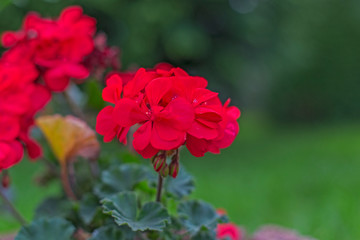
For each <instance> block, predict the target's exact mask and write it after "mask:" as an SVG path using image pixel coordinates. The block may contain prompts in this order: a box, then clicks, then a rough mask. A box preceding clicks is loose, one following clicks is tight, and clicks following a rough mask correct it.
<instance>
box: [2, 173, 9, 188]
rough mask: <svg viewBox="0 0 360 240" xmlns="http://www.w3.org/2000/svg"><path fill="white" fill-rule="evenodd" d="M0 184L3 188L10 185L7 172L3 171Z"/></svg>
mask: <svg viewBox="0 0 360 240" xmlns="http://www.w3.org/2000/svg"><path fill="white" fill-rule="evenodd" d="M1 185H2V186H3V188H8V187H9V185H10V177H9V175H8V174H6V173H4V175H3V176H2V179H1Z"/></svg>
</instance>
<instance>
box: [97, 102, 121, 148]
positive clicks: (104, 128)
mask: <svg viewBox="0 0 360 240" xmlns="http://www.w3.org/2000/svg"><path fill="white" fill-rule="evenodd" d="M113 111H114V108H113V107H112V106H107V107H105V108H104V109H102V110H101V111H100V112H99V114H98V115H97V117H96V127H95V129H96V132H97V133H99V134H100V135H103V136H104V142H111V140H112V139H113V138H114V137H115V136H116V134H117V130H118V128H117V124H116V123H115V122H114V120H113V115H112V114H113Z"/></svg>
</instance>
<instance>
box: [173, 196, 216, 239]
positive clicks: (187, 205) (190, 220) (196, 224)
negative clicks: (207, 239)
mask: <svg viewBox="0 0 360 240" xmlns="http://www.w3.org/2000/svg"><path fill="white" fill-rule="evenodd" d="M178 214H179V219H180V221H181V223H182V224H183V226H184V227H185V228H186V229H187V230H188V231H189V232H190V234H191V235H192V236H197V237H200V236H201V235H204V234H205V233H206V232H207V231H209V233H207V234H206V235H209V236H212V235H213V233H214V230H215V228H216V226H217V223H218V221H219V220H220V219H219V218H220V216H219V215H218V214H217V213H216V211H215V209H214V208H213V207H212V206H211V205H210V204H208V203H205V202H203V201H198V200H191V201H185V202H182V203H180V204H179V207H178ZM204 232H205V233H204Z"/></svg>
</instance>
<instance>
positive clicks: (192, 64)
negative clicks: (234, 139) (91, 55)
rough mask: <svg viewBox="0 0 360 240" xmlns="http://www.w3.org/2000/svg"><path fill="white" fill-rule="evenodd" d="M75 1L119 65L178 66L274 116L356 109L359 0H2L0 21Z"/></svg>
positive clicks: (322, 116)
mask: <svg viewBox="0 0 360 240" xmlns="http://www.w3.org/2000/svg"><path fill="white" fill-rule="evenodd" d="M73 4H79V5H81V6H83V7H84V8H85V12H86V13H87V14H89V15H92V16H94V17H96V19H97V20H98V29H99V30H100V31H104V32H105V33H107V34H108V36H110V37H109V41H110V43H111V44H113V45H118V46H119V47H121V49H122V62H123V69H124V70H125V69H127V68H129V67H134V66H144V67H152V66H154V64H156V63H157V62H160V61H166V62H169V63H172V64H174V65H176V66H181V67H183V68H186V69H187V70H189V71H190V72H191V73H192V74H198V75H202V76H204V77H206V78H208V80H209V81H210V87H211V88H214V89H215V88H216V89H220V90H221V92H222V94H221V97H223V98H224V97H225V96H233V99H234V101H235V103H237V104H238V105H239V106H240V107H241V108H242V109H243V110H245V109H246V110H247V111H248V110H260V111H262V112H266V113H268V114H269V116H271V117H272V118H273V119H274V120H276V121H278V122H289V121H291V122H318V121H324V120H325V121H327V120H334V119H344V118H346V119H352V118H359V117H360V108H359V107H358V104H357V103H358V102H359V100H360V94H359V93H358V89H359V87H360V81H359V76H360V67H359V63H360V54H359V53H360V45H359V44H358V43H359V41H360V27H359V20H360V10H359V8H360V3H359V1H357V0H349V1H345V2H344V1H337V0H327V1H325V0H322V1H312V0H302V1H297V0H278V1H273V0H228V1H220V0H198V1H193V0H182V1H175V0H151V1H150V0H101V1H99V0H61V1H60V0H2V1H1V4H0V9H1V15H0V31H3V30H6V29H17V28H19V26H20V24H21V19H22V18H23V16H24V15H25V14H26V13H27V12H28V11H30V10H34V11H38V12H40V13H41V14H42V15H45V16H56V15H57V14H58V13H59V12H60V10H61V9H62V8H64V7H65V6H68V5H73ZM10 19H11V20H10Z"/></svg>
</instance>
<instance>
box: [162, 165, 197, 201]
mask: <svg viewBox="0 0 360 240" xmlns="http://www.w3.org/2000/svg"><path fill="white" fill-rule="evenodd" d="M194 188H195V182H194V179H193V177H192V176H191V175H190V174H189V173H188V172H187V171H186V170H185V168H184V167H180V171H179V174H178V176H177V177H176V178H171V177H168V178H167V179H166V183H165V190H166V191H167V192H168V193H170V194H172V195H173V196H174V197H176V198H183V197H186V196H188V195H190V194H191V193H192V191H193V190H194Z"/></svg>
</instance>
